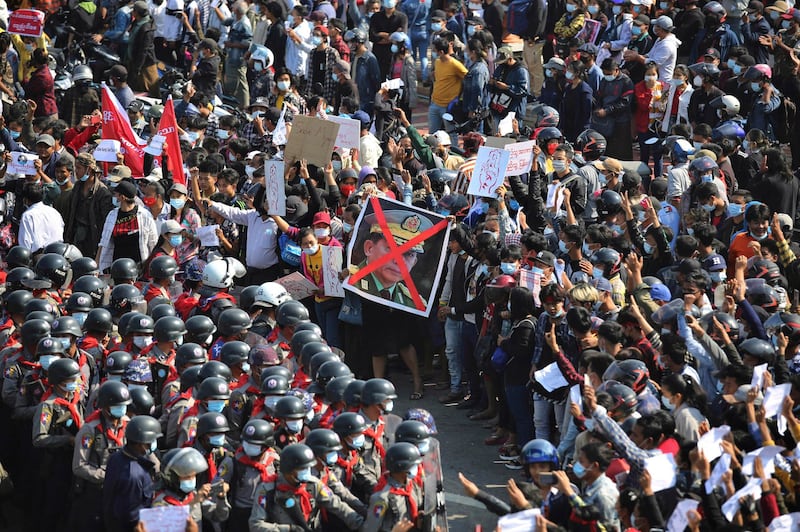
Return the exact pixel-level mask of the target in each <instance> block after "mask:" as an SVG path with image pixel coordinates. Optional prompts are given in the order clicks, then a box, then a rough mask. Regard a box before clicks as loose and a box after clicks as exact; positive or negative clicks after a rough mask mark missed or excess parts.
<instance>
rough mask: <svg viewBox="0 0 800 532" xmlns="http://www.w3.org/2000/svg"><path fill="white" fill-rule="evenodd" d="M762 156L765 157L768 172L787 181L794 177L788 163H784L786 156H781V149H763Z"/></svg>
mask: <svg viewBox="0 0 800 532" xmlns="http://www.w3.org/2000/svg"><path fill="white" fill-rule="evenodd" d="M764 156H765V157H766V158H767V171H768V172H769V173H770V174H776V175H779V176H780V177H781V178H783V180H784V181H787V182H791V181H792V179H794V176H793V175H792V172H791V170H790V169H789V165H788V164H787V163H786V157H784V156H783V153H781V150H779V149H777V148H769V149H768V150H765V151H764Z"/></svg>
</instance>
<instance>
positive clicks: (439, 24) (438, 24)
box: [431, 22, 442, 32]
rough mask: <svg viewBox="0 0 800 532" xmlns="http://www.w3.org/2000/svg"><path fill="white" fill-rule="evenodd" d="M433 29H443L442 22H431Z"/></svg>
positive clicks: (434, 30)
mask: <svg viewBox="0 0 800 532" xmlns="http://www.w3.org/2000/svg"><path fill="white" fill-rule="evenodd" d="M431 31H433V32H437V31H442V23H441V22H434V23H433V24H431Z"/></svg>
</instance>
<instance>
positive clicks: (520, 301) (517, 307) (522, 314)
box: [508, 286, 536, 323]
mask: <svg viewBox="0 0 800 532" xmlns="http://www.w3.org/2000/svg"><path fill="white" fill-rule="evenodd" d="M508 300H509V301H510V302H511V321H513V322H514V323H516V322H518V321H520V320H523V319H525V318H527V317H528V316H531V315H532V314H533V313H534V311H535V310H536V305H535V303H534V302H533V294H532V293H531V291H530V290H528V289H527V288H525V287H522V286H517V287H515V288H512V289H511V294H510V295H509V296H508Z"/></svg>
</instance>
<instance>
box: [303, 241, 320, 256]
mask: <svg viewBox="0 0 800 532" xmlns="http://www.w3.org/2000/svg"><path fill="white" fill-rule="evenodd" d="M317 251H319V244H314V245H313V246H312V247H310V248H303V253H305V254H306V255H314V254H316V253H317Z"/></svg>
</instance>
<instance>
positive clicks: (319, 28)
mask: <svg viewBox="0 0 800 532" xmlns="http://www.w3.org/2000/svg"><path fill="white" fill-rule="evenodd" d="M314 31H318V32H320V33H321V34H323V35H324V36H325V37H328V36H329V35H330V32H329V31H328V28H327V26H322V25H319V26H315V27H314Z"/></svg>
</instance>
